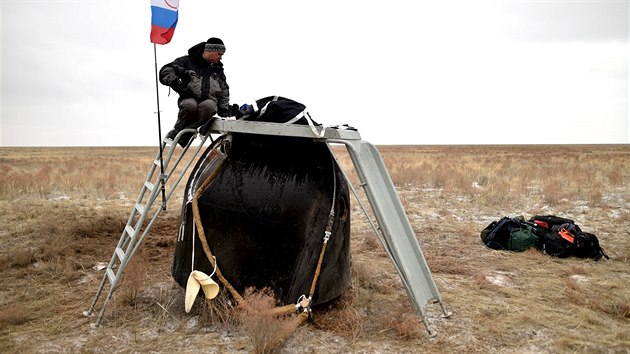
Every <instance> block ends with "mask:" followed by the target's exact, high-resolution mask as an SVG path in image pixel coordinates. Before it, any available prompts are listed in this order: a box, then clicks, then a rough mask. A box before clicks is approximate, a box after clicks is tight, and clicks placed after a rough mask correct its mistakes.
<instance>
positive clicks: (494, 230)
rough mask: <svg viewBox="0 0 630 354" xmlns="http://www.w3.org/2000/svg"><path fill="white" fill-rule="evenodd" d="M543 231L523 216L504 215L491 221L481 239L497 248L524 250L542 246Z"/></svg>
mask: <svg viewBox="0 0 630 354" xmlns="http://www.w3.org/2000/svg"><path fill="white" fill-rule="evenodd" d="M540 235H541V231H540V230H539V228H538V227H536V225H535V224H533V223H530V222H527V221H525V219H524V218H523V217H515V218H511V217H507V216H506V217H503V218H501V219H499V220H497V221H493V222H491V223H490V224H489V225H488V226H486V227H485V228H484V229H483V230H482V231H481V234H480V237H481V241H483V243H484V244H485V245H486V246H488V247H489V248H492V249H495V250H509V251H515V252H522V251H525V250H527V249H529V248H530V247H539V246H540Z"/></svg>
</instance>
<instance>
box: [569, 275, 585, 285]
mask: <svg viewBox="0 0 630 354" xmlns="http://www.w3.org/2000/svg"><path fill="white" fill-rule="evenodd" d="M569 278H571V279H573V280H575V282H577V283H586V282H588V277H587V276H585V275H580V274H574V275H572V276H570V277H569Z"/></svg>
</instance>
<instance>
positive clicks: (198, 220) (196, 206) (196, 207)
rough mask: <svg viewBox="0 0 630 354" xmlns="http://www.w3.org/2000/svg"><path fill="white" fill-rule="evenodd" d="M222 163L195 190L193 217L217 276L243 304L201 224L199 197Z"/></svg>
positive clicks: (217, 172)
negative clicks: (213, 252) (214, 254)
mask: <svg viewBox="0 0 630 354" xmlns="http://www.w3.org/2000/svg"><path fill="white" fill-rule="evenodd" d="M222 164H223V163H221V165H222ZM221 165H219V166H218V167H217V168H216V169H215V170H214V171H212V174H211V175H210V176H209V177H208V178H207V179H206V180H205V181H204V182H203V184H202V185H201V186H200V187H199V188H198V189H197V190H196V191H195V194H194V196H193V201H192V209H193V219H194V221H195V225H197V235H198V236H199V240H200V241H201V246H202V247H203V251H204V252H205V253H206V257H208V261H210V264H211V265H212V266H213V267H215V268H216V275H217V278H219V280H220V281H221V283H222V284H223V286H225V288H226V289H228V291H229V292H230V294H232V296H233V297H234V299H236V301H237V302H238V303H239V304H241V303H243V297H242V296H241V295H240V294H239V293H238V291H236V289H234V287H232V284H230V282H229V281H228V280H227V279H225V277H224V276H223V274H222V273H221V270H220V269H219V266H218V265H217V264H216V263H215V260H214V257H213V256H212V251H210V247H209V246H208V241H207V240H206V235H205V233H204V231H203V225H202V224H201V217H200V215H199V204H198V201H197V199H198V198H199V195H200V194H201V193H202V192H203V191H204V190H205V189H206V188H207V187H208V185H209V184H210V182H212V181H213V180H214V179H215V178H216V176H217V175H218V174H219V169H220V167H221Z"/></svg>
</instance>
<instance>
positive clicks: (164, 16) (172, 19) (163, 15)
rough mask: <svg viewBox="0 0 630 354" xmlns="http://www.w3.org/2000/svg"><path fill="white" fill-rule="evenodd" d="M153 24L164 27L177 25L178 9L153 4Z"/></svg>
mask: <svg viewBox="0 0 630 354" xmlns="http://www.w3.org/2000/svg"><path fill="white" fill-rule="evenodd" d="M151 24H152V25H154V26H159V27H162V28H171V27H175V25H176V24H177V11H170V10H167V9H163V8H161V7H157V6H151Z"/></svg>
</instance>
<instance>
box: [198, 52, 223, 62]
mask: <svg viewBox="0 0 630 354" xmlns="http://www.w3.org/2000/svg"><path fill="white" fill-rule="evenodd" d="M223 54H224V52H215V51H209V50H204V51H203V54H202V57H203V58H204V59H206V60H207V61H209V62H211V63H215V64H216V63H218V62H219V61H221V59H222V58H223Z"/></svg>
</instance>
